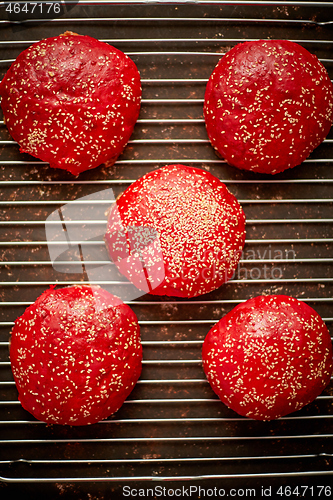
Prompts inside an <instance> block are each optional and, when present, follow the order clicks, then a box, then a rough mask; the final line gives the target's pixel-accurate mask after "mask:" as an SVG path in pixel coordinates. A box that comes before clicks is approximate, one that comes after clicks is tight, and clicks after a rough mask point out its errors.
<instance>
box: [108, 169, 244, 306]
mask: <svg viewBox="0 0 333 500" xmlns="http://www.w3.org/2000/svg"><path fill="white" fill-rule="evenodd" d="M132 228H134V229H135V228H136V229H137V231H139V228H146V229H148V228H152V229H153V230H155V231H156V234H157V240H158V241H157V243H156V242H155V243H156V245H155V247H154V250H152V255H151V258H150V260H149V262H148V265H147V267H146V270H147V280H148V282H149V285H150V287H149V291H150V293H151V294H153V295H168V296H176V297H194V296H197V295H201V294H204V293H208V292H211V291H212V290H215V289H216V288H218V287H219V286H221V285H222V284H223V283H225V282H226V281H228V280H229V279H230V278H231V277H232V275H233V274H234V271H235V269H236V267H237V264H238V261H239V258H240V256H241V253H242V250H243V247H244V242H245V216H244V213H243V210H242V208H241V206H240V204H239V203H238V201H237V199H236V198H235V196H234V195H233V194H231V193H230V192H229V191H228V189H227V188H226V186H225V185H224V184H223V183H222V182H221V181H220V180H219V179H218V178H217V177H215V176H213V175H212V174H210V173H209V172H207V171H205V170H203V169H199V168H194V167H189V166H185V165H180V164H175V165H167V166H165V167H162V168H160V169H157V170H154V171H152V172H149V173H147V174H146V175H144V176H143V177H141V178H140V179H138V180H137V181H135V182H134V183H133V184H132V185H130V186H129V187H128V188H127V189H126V190H125V191H124V193H123V194H122V195H120V197H119V198H118V199H117V203H116V206H115V207H113V209H111V211H110V215H109V219H108V226H107V232H106V235H105V241H106V246H107V249H108V251H109V254H110V256H111V258H112V260H113V261H114V262H115V263H116V264H117V258H125V257H126V255H127V256H128V257H129V261H128V262H129V264H128V265H127V266H123V268H122V272H123V274H124V275H125V276H126V277H127V278H128V280H129V281H131V282H132V283H134V284H136V283H137V271H136V267H135V265H134V264H133V265H132V261H131V260H130V259H131V257H133V255H135V251H136V247H135V245H133V246H131V245H128V237H127V248H126V251H124V248H123V246H121V244H120V243H121V242H120V241H119V238H117V236H115V235H117V231H119V230H121V229H123V230H124V231H125V232H126V231H127V232H129V231H130V230H131V229H132ZM132 241H133V239H132ZM125 246H126V243H125ZM161 269H162V270H164V274H163V276H164V278H163V277H162V278H163V279H160V281H159V282H158V280H155V281H154V278H155V277H156V275H157V274H158V273H160V272H161ZM138 288H140V284H138Z"/></svg>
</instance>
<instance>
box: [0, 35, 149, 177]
mask: <svg viewBox="0 0 333 500" xmlns="http://www.w3.org/2000/svg"><path fill="white" fill-rule="evenodd" d="M0 95H1V96H2V101H1V107H2V110H3V114H4V118H5V123H6V125H7V127H8V130H9V132H10V134H11V136H12V137H13V139H15V141H17V142H18V143H19V145H20V151H21V152H24V153H29V154H31V155H32V156H35V157H37V158H40V159H41V160H43V161H45V162H49V164H50V166H51V167H55V168H61V169H64V170H68V171H69V172H71V173H72V174H74V175H78V174H79V173H80V172H83V171H84V170H88V169H92V168H95V167H97V166H98V165H100V164H102V163H106V164H107V166H110V165H112V164H113V163H114V162H115V161H116V159H117V157H118V156H119V155H120V153H121V152H122V151H123V149H124V147H125V145H126V143H127V142H128V139H129V138H130V135H131V133H132V131H133V128H134V125H135V123H136V121H137V118H138V115H139V110H140V104H141V83H140V75H139V72H138V70H137V68H136V66H135V64H134V62H133V61H132V60H131V59H130V58H129V57H128V56H126V55H125V54H124V53H123V52H121V51H120V50H118V49H116V48H114V47H111V46H110V45H108V44H107V43H104V42H100V41H99V40H96V39H94V38H91V37H89V36H83V35H77V34H75V33H72V32H66V33H64V34H62V35H59V36H56V37H52V38H47V39H45V40H41V41H39V42H37V43H34V44H33V45H31V46H30V47H29V48H28V49H26V50H24V51H23V52H22V53H21V54H20V55H19V56H18V57H17V59H16V61H15V62H14V63H13V64H12V65H11V67H10V68H9V70H8V71H7V73H6V75H5V77H4V78H3V80H2V82H1V84H0Z"/></svg>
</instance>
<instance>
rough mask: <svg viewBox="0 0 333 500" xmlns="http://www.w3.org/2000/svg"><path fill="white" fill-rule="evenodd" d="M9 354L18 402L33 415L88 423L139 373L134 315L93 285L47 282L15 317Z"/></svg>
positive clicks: (121, 396) (105, 412) (111, 407)
mask: <svg viewBox="0 0 333 500" xmlns="http://www.w3.org/2000/svg"><path fill="white" fill-rule="evenodd" d="M10 360H11V366H12V371H13V375H14V379H15V382H16V386H17V389H18V392H19V399H20V401H21V403H22V406H23V407H24V408H25V409H26V410H27V411H29V412H30V413H32V415H34V416H35V417H36V418H37V419H39V420H42V421H44V422H48V423H54V424H67V425H86V424H92V423H95V422H98V421H99V420H101V419H104V418H106V417H108V416H109V415H111V414H112V413H114V412H115V411H116V410H118V409H119V408H120V406H121V405H122V404H123V402H124V400H125V399H126V397H127V396H128V394H129V393H130V392H131V390H132V389H133V386H134V384H135V383H136V382H137V379H138V378H139V375H140V372H141V360H142V348H141V342H140V329H139V325H138V321H137V318H136V316H135V314H134V312H133V311H132V310H131V309H130V307H128V306H127V305H126V304H123V303H122V302H121V301H120V300H119V299H117V298H116V297H114V296H113V295H111V294H109V293H108V292H107V291H105V290H103V289H101V288H99V287H91V286H88V285H76V286H71V287H67V288H61V289H57V290H55V289H49V290H47V291H45V292H44V293H43V294H42V295H41V296H40V297H39V298H38V299H37V300H36V302H35V303H34V304H32V305H31V306H30V307H28V308H27V309H26V310H25V312H24V313H23V315H22V316H21V317H19V318H18V319H17V320H16V322H15V326H14V328H13V331H12V336H11V346H10Z"/></svg>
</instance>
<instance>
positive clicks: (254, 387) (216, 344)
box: [202, 295, 332, 420]
mask: <svg viewBox="0 0 333 500" xmlns="http://www.w3.org/2000/svg"><path fill="white" fill-rule="evenodd" d="M202 359H203V368H204V371H205V373H206V376H207V379H208V381H209V383H210V385H211V387H212V389H213V390H214V392H215V393H216V394H217V395H218V396H219V398H220V399H221V401H222V402H223V403H225V404H226V405H227V406H228V407H229V408H231V409H232V410H234V411H235V412H237V413H238V414H240V415H243V416H246V417H251V418H253V419H256V420H273V419H276V418H278V417H281V416H283V415H287V414H289V413H292V412H294V411H296V410H299V409H300V408H302V407H304V406H305V405H307V404H308V403H310V402H312V401H313V400H314V399H315V398H316V397H317V396H318V395H319V394H320V393H321V392H322V391H323V389H324V388H325V387H326V386H327V385H328V384H329V382H330V377H331V374H332V342H331V339H330V335H329V332H328V329H327V327H326V325H325V323H324V322H323V320H322V319H321V317H320V316H319V314H318V313H317V312H315V311H314V310H313V309H312V308H311V307H310V306H308V305H307V304H305V303H304V302H300V301H298V300H297V299H295V298H292V297H289V296H286V295H270V296H258V297H255V298H252V299H250V300H247V301H246V302H244V303H242V304H239V305H238V306H236V307H235V308H234V309H233V310H232V311H230V312H229V313H228V314H226V315H225V316H224V317H223V318H222V319H221V320H220V321H219V322H218V323H217V324H216V325H215V326H214V327H213V328H212V329H211V330H210V331H209V332H208V334H207V336H206V338H205V340H204V343H203V349H202Z"/></svg>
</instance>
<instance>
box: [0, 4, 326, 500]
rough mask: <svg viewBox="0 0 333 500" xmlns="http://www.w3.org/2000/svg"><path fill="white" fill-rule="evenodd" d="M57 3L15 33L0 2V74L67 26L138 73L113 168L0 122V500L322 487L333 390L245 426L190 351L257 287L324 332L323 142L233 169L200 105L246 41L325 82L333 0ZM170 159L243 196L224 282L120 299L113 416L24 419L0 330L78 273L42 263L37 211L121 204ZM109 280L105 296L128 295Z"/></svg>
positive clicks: (41, 223)
mask: <svg viewBox="0 0 333 500" xmlns="http://www.w3.org/2000/svg"><path fill="white" fill-rule="evenodd" d="M65 8H66V9H67V11H66V12H65V14H64V15H63V17H61V18H58V19H53V20H44V21H43V20H39V21H38V22H36V21H34V20H33V19H30V20H27V21H25V22H23V23H21V24H17V23H15V24H13V23H9V21H8V19H7V17H6V15H5V11H4V10H3V7H2V10H0V16H2V20H0V26H1V32H0V37H1V40H0V71H1V76H3V74H4V73H5V72H6V70H7V68H8V67H9V65H10V63H11V62H12V61H13V60H14V59H15V58H16V56H17V55H18V54H19V53H20V52H21V51H22V50H23V49H25V48H26V47H28V46H29V45H30V44H31V43H33V42H34V41H37V40H39V39H41V38H43V37H48V36H55V35H57V34H59V33H61V32H63V31H65V30H72V31H76V32H78V33H81V34H87V35H90V36H94V37H96V38H99V39H101V40H103V41H105V42H107V43H110V44H112V45H114V46H116V47H117V48H119V49H120V50H123V51H124V52H126V53H127V54H128V55H129V56H130V57H132V59H133V60H134V61H135V63H136V64H137V66H138V68H139V70H140V73H141V76H142V84H143V101H142V110H141V114H140V118H139V120H138V123H137V125H136V128H135V131H134V134H133V136H132V138H131V140H130V142H129V144H128V146H127V148H126V150H125V151H124V153H123V155H122V156H121V157H120V158H119V160H118V161H117V163H116V165H115V166H114V167H112V168H111V169H105V168H103V167H100V168H98V169H95V170H93V171H90V172H85V173H83V174H81V176H80V177H78V178H73V177H72V176H70V174H67V173H66V172H62V171H58V170H51V169H50V168H49V167H48V165H47V164H45V163H43V162H40V161H39V160H36V159H34V158H32V157H30V156H28V155H23V154H20V153H19V149H18V146H17V144H16V143H15V142H14V141H13V140H12V139H11V138H10V136H9V134H8V132H7V130H6V128H5V126H4V123H3V121H1V122H0V189H1V200H0V214H1V223H0V255H1V262H0V273H1V278H2V283H1V287H0V289H1V299H2V303H1V306H0V307H1V313H2V314H1V321H0V335H1V337H0V353H1V358H0V359H1V361H0V377H1V378H0V380H1V381H0V394H1V401H0V432H1V436H2V437H1V442H0V443H1V447H2V455H1V457H2V458H1V460H0V467H1V473H0V476H1V482H2V483H0V492H1V486H2V487H3V488H2V491H3V492H5V494H6V492H8V491H9V487H10V486H12V487H16V488H19V487H23V486H24V488H25V490H24V491H25V492H26V494H27V493H28V492H29V486H30V485H31V487H32V486H33V487H34V488H35V490H34V491H35V492H36V491H39V492H45V491H46V489H45V488H47V487H50V488H51V489H50V490H49V491H48V494H51V495H52V494H54V495H55V496H57V495H60V494H62V495H64V494H65V493H68V494H70V498H83V496H80V495H82V492H85V493H86V494H87V493H89V494H95V495H97V494H99V495H103V497H106V496H105V495H107V492H109V491H112V492H113V495H119V496H120V495H121V492H122V487H123V486H124V485H131V487H132V486H133V485H141V487H146V485H147V484H148V485H149V484H150V485H151V484H152V483H151V481H152V480H154V481H155V482H154V483H153V484H155V485H156V484H168V485H173V484H177V485H185V486H186V485H189V484H191V485H198V484H200V485H205V484H206V483H207V481H210V482H209V484H210V487H212V486H214V485H218V486H219V487H222V486H223V487H226V486H227V487H234V488H235V487H237V488H238V487H245V486H244V485H253V486H254V487H255V488H256V491H257V493H258V494H259V492H260V489H259V488H261V487H262V485H266V486H267V485H271V484H273V483H272V482H273V481H277V482H276V485H289V484H296V485H300V484H304V485H308V487H309V488H313V487H314V486H313V485H317V484H324V485H329V484H330V481H331V475H332V474H333V464H332V453H333V446H332V444H333V443H332V441H333V440H332V438H333V433H332V418H333V411H332V403H333V384H332V382H331V384H330V386H329V387H328V388H327V389H326V390H325V391H324V392H323V394H322V395H321V396H319V397H318V398H317V400H316V401H315V402H313V403H312V404H310V405H308V406H307V407H306V408H304V409H302V410H301V411H299V412H297V413H295V414H292V415H289V416H287V417H284V418H281V419H278V420H276V421H274V422H255V421H252V420H250V419H245V418H242V417H239V416H238V415H236V414H235V413H234V412H232V411H231V410H229V409H228V408H226V407H225V406H224V405H223V404H222V403H221V402H220V401H219V400H218V399H217V398H216V396H215V395H214V394H213V392H212V390H211V389H210V387H209V385H208V383H207V382H206V380H205V377H204V374H203V370H202V366H201V345H202V342H203V339H204V337H205V335H206V333H207V332H208V330H209V329H210V328H211V326H212V325H213V324H214V323H216V321H218V319H220V317H221V316H222V315H224V314H225V313H226V312H228V311H229V310H230V309H231V308H232V307H234V306H235V305H236V304H238V303H239V302H241V301H244V300H246V299H248V298H250V297H253V296H255V295H259V294H270V293H285V294H289V295H292V296H295V297H297V298H299V299H300V300H304V301H306V302H307V303H309V305H311V306H312V307H314V308H315V309H316V310H317V311H318V312H319V314H321V316H322V317H323V319H324V320H325V321H326V323H327V325H328V327H329V329H330V331H331V333H332V321H333V313H332V302H333V293H332V292H333V286H332V285H333V266H332V263H333V258H332V242H333V232H332V223H333V218H332V202H333V191H332V190H333V185H332V183H333V178H332V166H333V146H332V143H333V133H332V132H331V133H330V134H329V136H328V138H327V139H326V140H325V141H324V143H323V144H322V145H321V146H320V147H319V148H317V150H316V151H315V152H314V153H313V154H312V155H311V156H310V158H308V159H307V160H306V161H305V162H304V163H303V164H302V165H300V166H299V167H296V168H294V169H292V170H290V171H286V172H284V173H282V174H279V175H277V176H274V177H270V176H264V175H258V174H252V173H250V172H241V171H238V170H236V169H234V168H232V167H230V166H228V165H227V164H226V163H225V162H224V161H223V160H220V159H218V158H217V157H216V156H215V153H214V152H213V150H212V148H211V146H210V144H209V142H208V140H207V135H206V132H205V126H204V120H203V115H202V105H203V98H204V90H205V85H206V82H207V79H208V77H209V75H210V73H211V72H212V70H213V68H214V66H215V64H216V63H217V61H218V59H219V57H221V56H222V55H223V53H224V52H226V51H227V50H228V49H230V48H231V47H232V46H234V45H235V44H236V43H239V42H241V41H244V40H248V39H258V38H288V39H290V40H294V41H296V42H298V43H300V44H302V45H304V46H305V47H306V48H307V49H308V50H310V51H311V52H313V53H315V54H317V55H318V57H319V59H320V60H321V61H322V62H323V64H324V65H325V66H326V68H327V70H328V71H329V74H330V76H331V77H332V75H333V64H332V63H333V59H332V47H333V37H332V23H333V21H332V19H333V15H332V14H333V3H332V2H325V3H320V2H270V3H265V2H237V1H236V2H235V1H234V2H214V1H210V2H204V1H197V2H183V3H182V2H176V3H174V4H167V3H163V2H159V3H154V2H95V3H94V4H92V3H90V2H79V4H77V5H76V4H70V2H66V6H65ZM148 37H149V38H148ZM171 163H184V164H187V165H193V166H198V167H202V168H205V169H207V170H209V171H210V172H211V173H213V174H214V175H216V176H217V177H219V178H220V179H222V180H223V181H224V182H225V183H226V184H227V186H228V188H229V189H230V190H231V191H232V192H233V193H234V194H235V195H236V196H237V198H238V199H239V201H240V202H241V204H242V206H243V208H244V211H245V213H246V217H247V239H246V246H245V249H244V253H243V256H242V259H241V262H240V265H239V267H238V270H237V272H236V274H235V277H234V279H233V280H232V281H231V282H229V283H228V284H227V285H225V286H224V287H221V288H220V289H219V290H216V291H215V292H213V293H210V294H209V295H206V296H202V297H198V298H197V299H192V300H176V299H172V298H163V297H162V298H161V297H153V296H149V295H146V296H144V297H141V298H139V299H137V300H135V301H132V302H130V305H131V307H132V308H133V310H134V311H135V313H136V314H137V316H138V319H139V322H140V325H141V334H142V343H143V348H144V362H143V363H144V364H143V372H142V376H141V378H140V380H139V382H138V384H137V386H136V388H135V389H134V391H133V392H132V394H131V395H130V397H129V398H128V400H127V401H126V403H125V404H124V405H123V407H122V408H121V409H120V410H119V411H118V412H117V414H116V415H114V416H112V417H110V418H109V419H108V420H105V421H103V422H100V423H98V424H96V425H94V426H89V427H85V428H67V427H63V428H58V427H57V426H47V425H45V424H44V423H41V422H37V421H35V420H34V419H33V417H32V416H31V415H30V414H28V413H27V412H25V411H24V410H23V409H22V407H21V405H20V403H19V402H18V400H17V392H16V388H15V384H14V382H13V377H12V373H11V369H10V363H9V357H8V339H9V333H10V330H11V328H12V326H13V323H14V320H15V319H16V317H18V316H19V315H20V314H22V313H23V311H24V309H25V308H26V307H27V306H28V305H29V304H31V303H32V302H33V301H34V300H35V299H36V298H37V297H38V296H39V295H40V294H41V293H42V292H43V291H44V290H45V289H46V288H47V287H48V286H49V285H50V284H55V283H58V284H59V285H69V284H72V283H77V282H80V281H84V280H86V279H87V276H85V275H84V274H81V275H80V274H79V275H78V274H74V273H72V272H71V270H70V266H71V263H70V262H64V264H67V265H68V273H66V274H64V273H59V272H57V271H55V270H54V269H53V267H52V263H51V262H50V257H49V254H48V246H47V241H46V238H45V220H46V218H47V216H48V215H49V214H50V213H51V212H53V211H54V210H55V209H56V208H57V207H59V206H61V205H63V204H66V203H68V201H70V200H76V199H78V198H80V197H82V196H85V195H87V194H93V193H96V195H97V193H98V192H99V191H100V190H102V189H107V188H112V189H113V191H114V193H115V195H116V196H117V195H118V194H119V193H121V192H122V191H123V190H124V189H125V188H126V187H127V186H128V185H129V184H130V183H131V182H133V181H134V180H135V179H137V178H138V177H140V176H141V175H143V174H144V173H145V172H148V171H150V170H152V169H154V168H156V167H159V166H162V165H166V164H171ZM100 209H101V218H100V220H99V221H97V223H98V224H100V226H101V234H102V232H103V227H104V226H105V211H106V209H107V203H102V202H101V203H100ZM87 223H89V221H87ZM95 223H96V221H95ZM72 243H75V242H72ZM102 245H103V242H102V240H100V241H95V242H93V243H92V249H93V247H95V250H96V248H97V249H99V251H100V253H99V255H100V257H99V258H98V259H97V260H96V258H95V257H94V256H93V255H95V253H94V252H92V259H91V260H90V261H88V262H87V261H86V262H85V264H87V265H89V264H100V265H102V264H103V263H105V261H104V259H103V252H102ZM99 284H101V285H102V286H103V285H110V283H105V282H99ZM111 285H113V286H114V292H115V293H117V289H118V290H119V288H117V287H124V286H126V284H124V283H120V282H114V283H113V284H111ZM166 481H168V483H166ZM36 488H40V490H36ZM10 491H12V490H10ZM15 491H16V490H15ZM244 491H245V490H244ZM307 492H308V493H311V490H310V489H308V490H307ZM312 493H316V491H315V490H312ZM317 493H318V491H317ZM312 496H315V495H312ZM113 498H115V496H113ZM280 498H281V496H280ZM282 498H283V497H282Z"/></svg>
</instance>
